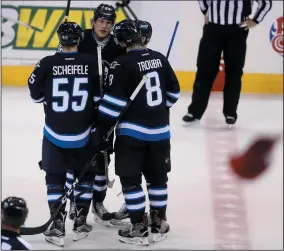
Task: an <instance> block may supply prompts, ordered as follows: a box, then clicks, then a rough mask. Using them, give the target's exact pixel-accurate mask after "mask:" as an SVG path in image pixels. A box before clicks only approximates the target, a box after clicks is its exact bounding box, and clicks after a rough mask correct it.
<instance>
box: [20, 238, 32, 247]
mask: <svg viewBox="0 0 284 251" xmlns="http://www.w3.org/2000/svg"><path fill="white" fill-rule="evenodd" d="M17 239H18V241H19V242H21V243H22V244H23V245H24V246H25V247H26V248H27V249H29V250H31V249H32V247H31V245H30V244H29V243H28V242H26V241H25V240H24V239H22V238H21V237H17Z"/></svg>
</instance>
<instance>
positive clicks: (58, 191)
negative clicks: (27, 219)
mask: <svg viewBox="0 0 284 251" xmlns="http://www.w3.org/2000/svg"><path fill="white" fill-rule="evenodd" d="M46 186H47V199H48V205H49V209H50V214H52V213H53V212H54V211H55V210H56V208H57V207H58V204H59V203H61V201H59V202H58V203H56V200H57V199H58V198H59V197H60V196H62V195H63V194H64V192H65V190H64V185H53V184H47V185H46ZM65 206H66V203H65V205H64V206H63V207H62V208H61V209H60V212H65Z"/></svg>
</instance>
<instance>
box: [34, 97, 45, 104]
mask: <svg viewBox="0 0 284 251" xmlns="http://www.w3.org/2000/svg"><path fill="white" fill-rule="evenodd" d="M31 99H32V101H33V102H34V103H40V102H42V101H43V100H44V97H42V98H39V99H33V98H31Z"/></svg>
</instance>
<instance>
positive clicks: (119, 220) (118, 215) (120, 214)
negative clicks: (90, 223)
mask: <svg viewBox="0 0 284 251" xmlns="http://www.w3.org/2000/svg"><path fill="white" fill-rule="evenodd" d="M112 216H113V217H112V219H111V220H110V223H111V224H112V225H115V226H124V225H128V226H129V225H130V224H131V223H130V221H129V213H128V209H127V208H126V205H125V204H123V205H122V207H121V208H120V209H119V211H117V212H115V213H112Z"/></svg>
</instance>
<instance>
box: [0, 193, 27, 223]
mask: <svg viewBox="0 0 284 251" xmlns="http://www.w3.org/2000/svg"><path fill="white" fill-rule="evenodd" d="M27 216H28V208H27V203H26V201H25V200H24V199H22V198H18V197H8V198H6V199H5V200H3V201H2V202H1V222H2V224H6V225H9V226H13V227H16V228H19V227H21V226H22V225H23V224H24V223H25V221H26V218H27Z"/></svg>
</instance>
